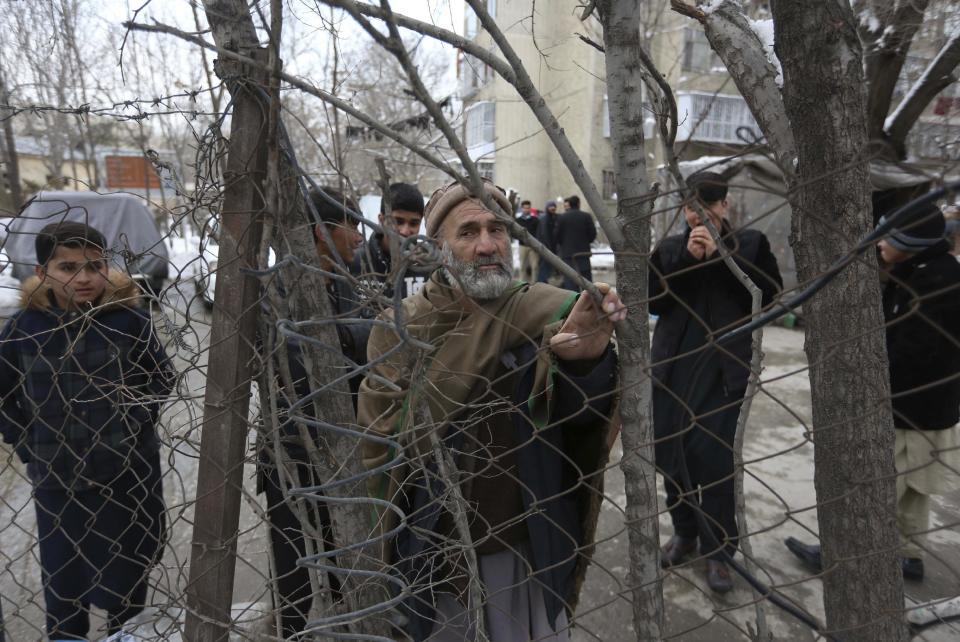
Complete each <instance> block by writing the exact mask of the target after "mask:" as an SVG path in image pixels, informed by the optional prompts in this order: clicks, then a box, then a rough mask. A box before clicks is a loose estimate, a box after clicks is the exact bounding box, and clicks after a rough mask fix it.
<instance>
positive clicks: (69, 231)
mask: <svg viewBox="0 0 960 642" xmlns="http://www.w3.org/2000/svg"><path fill="white" fill-rule="evenodd" d="M87 246H90V247H93V248H96V249H98V250H100V251H101V252H103V251H104V250H105V249H106V248H107V240H106V239H105V238H104V237H103V234H101V233H100V231H99V230H96V229H94V228H92V227H90V226H89V225H87V224H86V223H77V222H74V221H61V222H59V223H51V224H50V225H47V226H46V227H44V228H43V229H42V230H40V233H39V234H37V240H36V241H35V247H36V250H37V264H38V265H46V264H47V263H48V262H49V261H50V259H51V258H52V257H53V255H54V254H55V253H56V251H57V248H58V247H80V248H82V247H87Z"/></svg>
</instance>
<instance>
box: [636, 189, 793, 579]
mask: <svg viewBox="0 0 960 642" xmlns="http://www.w3.org/2000/svg"><path fill="white" fill-rule="evenodd" d="M687 182H688V185H689V186H690V189H691V190H692V191H693V197H694V198H696V199H697V200H698V201H699V202H700V209H701V210H702V211H703V212H704V214H705V215H706V216H707V217H708V218H709V220H710V222H711V223H713V225H714V227H715V228H716V229H717V230H718V231H719V233H720V240H721V242H722V243H723V244H724V246H725V247H726V248H727V250H728V251H729V252H730V254H731V255H732V256H733V260H734V261H736V262H737V264H738V265H739V266H740V267H741V268H742V269H743V270H744V271H745V272H746V273H747V274H748V275H749V276H750V278H751V280H752V281H753V282H754V283H755V284H756V285H757V286H758V287H759V288H760V289H761V290H762V291H763V304H764V305H767V304H769V303H770V302H771V301H773V299H774V297H775V296H776V295H777V293H778V292H779V291H780V288H781V287H782V281H781V280H780V271H779V269H778V268H777V259H776V257H774V255H773V253H772V252H771V251H770V243H769V241H768V240H767V237H766V236H764V235H763V233H761V232H759V231H757V230H752V229H742V228H741V229H734V228H733V227H732V226H731V225H730V222H729V221H728V220H727V213H728V210H729V205H728V203H727V182H726V180H724V178H723V177H722V176H721V175H719V174H716V173H714V172H701V173H698V174H694V175H693V176H691V177H690V178H689V179H688V181H687ZM683 214H684V218H685V219H686V222H687V226H686V230H685V231H684V232H683V233H682V234H676V235H673V236H668V237H667V238H665V239H663V241H661V242H660V244H659V245H658V246H657V248H656V249H655V250H654V252H653V256H652V257H651V259H650V312H652V313H653V314H657V315H660V319H659V320H658V321H657V327H656V330H655V331H654V334H653V346H652V361H653V381H654V389H653V425H654V432H655V434H656V438H657V443H656V459H657V467H658V468H659V469H660V471H661V473H662V474H663V475H664V482H665V486H666V490H667V507H668V508H669V510H670V519H671V521H672V522H673V533H674V534H673V537H671V538H670V540H669V541H668V542H667V544H666V545H665V546H664V548H663V551H662V557H661V560H662V563H663V565H664V566H665V567H669V566H673V565H676V564H680V563H681V562H682V561H683V559H684V558H685V557H687V556H688V555H690V554H691V553H694V552H696V551H697V549H698V540H699V551H700V555H702V556H704V557H706V558H707V585H708V586H709V587H710V588H711V589H712V590H713V591H716V592H718V593H725V592H727V591H730V590H731V589H732V588H733V581H732V578H731V576H730V571H729V569H728V568H727V564H726V562H725V560H726V555H733V554H734V553H735V552H736V550H737V537H738V532H737V520H736V510H735V502H734V494H733V488H734V482H733V479H734V477H733V474H734V467H733V437H734V433H735V432H736V427H737V417H738V415H739V414H740V405H741V403H742V402H743V395H744V392H745V391H746V387H747V378H748V377H749V375H750V368H749V363H750V353H751V350H750V337H749V336H745V337H743V338H742V339H741V340H738V341H736V342H734V343H731V344H729V345H726V346H723V347H722V348H721V349H713V348H712V346H711V337H713V336H716V334H717V332H718V331H720V330H723V329H729V328H733V327H735V326H736V325H737V324H740V323H743V322H744V321H746V320H747V319H749V318H750V303H751V300H750V293H749V292H748V291H747V290H746V288H744V287H743V284H741V283H740V281H738V280H737V277H735V276H734V274H733V272H731V271H730V269H729V268H727V266H726V265H725V264H724V263H723V259H722V257H721V255H720V252H719V251H718V250H717V245H716V243H715V242H714V239H713V237H712V236H711V235H710V232H709V231H708V230H707V228H706V226H705V225H704V224H703V221H702V220H701V217H700V213H699V212H698V211H697V210H696V209H695V208H694V207H692V205H691V204H685V205H684V206H683ZM704 351H708V352H707V353H706V355H704ZM684 466H685V467H686V469H687V472H688V473H689V477H688V478H687V481H689V485H688V484H687V483H685V481H684V475H683V467H684ZM704 527H706V528H709V529H710V532H704V530H703V528H704ZM724 550H725V551H726V554H725V553H724Z"/></svg>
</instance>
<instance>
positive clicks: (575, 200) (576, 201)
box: [563, 194, 580, 210]
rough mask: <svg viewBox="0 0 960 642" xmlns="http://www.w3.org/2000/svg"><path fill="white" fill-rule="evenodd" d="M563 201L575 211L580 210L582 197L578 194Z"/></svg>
mask: <svg viewBox="0 0 960 642" xmlns="http://www.w3.org/2000/svg"><path fill="white" fill-rule="evenodd" d="M563 200H564V201H566V202H567V203H570V207H572V208H573V209H575V210H578V209H580V197H579V196H577V195H576V194H574V195H573V196H568V197H566V198H565V199H563Z"/></svg>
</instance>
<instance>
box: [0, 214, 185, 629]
mask: <svg viewBox="0 0 960 642" xmlns="http://www.w3.org/2000/svg"><path fill="white" fill-rule="evenodd" d="M105 246H106V242H105V240H104V237H103V235H102V234H101V233H100V232H98V231H97V230H95V229H93V228H91V227H89V226H88V225H85V224H83V223H71V222H63V223H55V224H52V225H48V226H47V227H45V228H44V229H43V230H41V232H40V234H39V235H38V236H37V240H36V249H37V262H38V265H37V268H36V277H32V278H30V279H28V280H27V281H26V282H25V283H24V285H23V295H22V297H23V308H24V309H23V310H22V311H21V312H19V313H17V314H16V315H15V316H14V317H12V318H11V319H10V320H9V321H8V322H7V324H6V326H5V327H4V328H3V331H2V333H0V400H2V412H0V431H2V434H3V438H4V441H6V442H7V443H9V444H11V445H12V446H13V449H14V451H15V452H16V453H17V455H18V456H19V457H20V459H21V460H22V461H23V462H24V463H25V464H26V466H27V474H28V476H29V478H30V481H31V482H32V484H33V487H34V498H35V506H36V510H37V539H38V542H39V547H40V566H41V570H42V573H43V586H44V599H45V601H46V608H47V613H46V628H47V630H46V634H47V636H48V637H49V638H50V639H84V638H85V637H86V635H87V633H88V631H89V628H90V620H89V613H90V605H91V604H94V605H96V606H98V607H100V608H102V609H104V610H106V612H107V619H108V628H109V630H110V631H111V632H113V631H117V630H119V629H120V626H121V625H122V624H123V622H124V621H126V620H127V619H129V618H130V617H132V616H134V615H136V614H137V613H138V612H140V611H141V610H142V609H143V607H144V604H145V602H146V595H147V575H148V574H149V571H150V568H151V567H152V565H153V564H154V562H155V561H156V559H157V557H158V556H159V554H160V552H161V550H162V544H163V541H164V529H165V521H164V504H163V488H162V482H161V475H160V449H159V440H158V438H157V433H156V428H155V426H156V423H157V417H158V415H159V412H160V406H161V404H162V403H163V400H164V398H165V397H166V396H167V394H168V393H169V392H170V388H171V383H172V371H171V368H170V365H169V361H168V359H167V357H166V354H165V353H164V351H163V348H162V347H161V345H160V342H159V341H158V339H157V336H156V333H155V331H154V328H153V324H152V323H151V321H150V317H149V316H148V315H147V313H146V312H144V311H142V310H140V309H138V308H137V307H136V301H137V298H138V291H137V287H136V285H135V284H134V283H133V281H132V280H131V279H130V278H129V277H128V276H126V275H125V274H123V273H121V272H118V271H114V270H111V269H110V268H109V266H108V264H107V260H106V259H105V258H104V254H103V250H104V248H105Z"/></svg>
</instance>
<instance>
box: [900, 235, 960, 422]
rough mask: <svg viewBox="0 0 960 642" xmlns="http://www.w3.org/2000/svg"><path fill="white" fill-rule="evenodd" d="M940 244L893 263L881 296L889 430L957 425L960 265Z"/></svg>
mask: <svg viewBox="0 0 960 642" xmlns="http://www.w3.org/2000/svg"><path fill="white" fill-rule="evenodd" d="M947 250H948V246H947V244H946V242H944V243H940V244H937V245H935V246H934V247H931V248H930V249H928V250H926V251H924V252H921V253H920V254H917V255H916V256H914V257H912V258H911V259H909V260H907V261H905V262H903V263H898V264H897V265H895V266H894V267H893V269H892V270H891V271H890V279H889V280H888V281H887V284H886V287H885V288H884V290H883V315H884V318H885V319H886V322H887V355H888V356H889V359H890V388H891V393H892V395H893V415H894V425H895V426H896V427H897V428H913V429H920V430H943V429H945V428H951V427H953V426H954V425H956V424H957V421H958V420H960V412H958V408H960V263H958V262H957V259H956V258H954V257H953V256H951V255H950V254H949V253H948V252H947Z"/></svg>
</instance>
